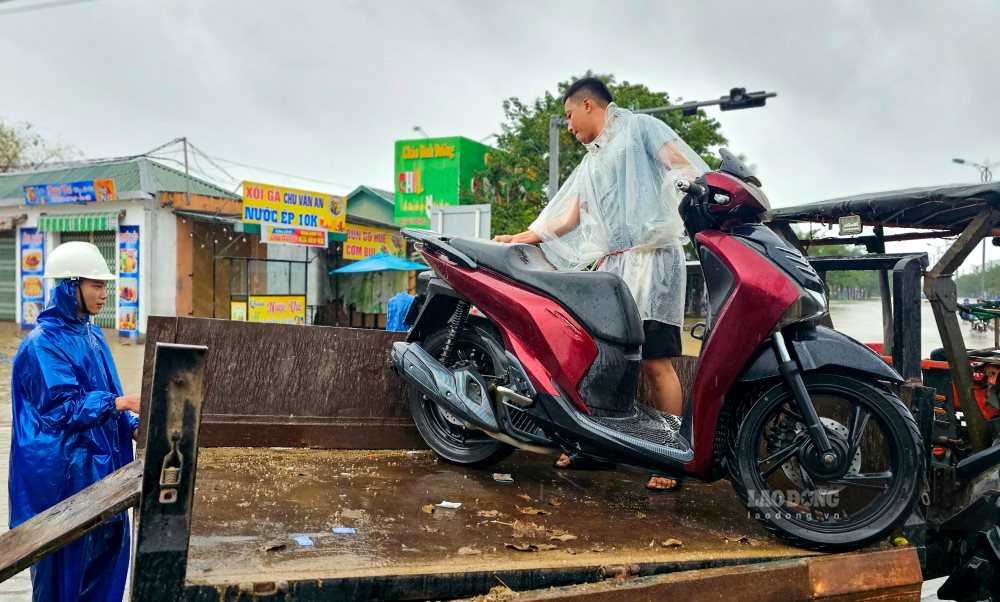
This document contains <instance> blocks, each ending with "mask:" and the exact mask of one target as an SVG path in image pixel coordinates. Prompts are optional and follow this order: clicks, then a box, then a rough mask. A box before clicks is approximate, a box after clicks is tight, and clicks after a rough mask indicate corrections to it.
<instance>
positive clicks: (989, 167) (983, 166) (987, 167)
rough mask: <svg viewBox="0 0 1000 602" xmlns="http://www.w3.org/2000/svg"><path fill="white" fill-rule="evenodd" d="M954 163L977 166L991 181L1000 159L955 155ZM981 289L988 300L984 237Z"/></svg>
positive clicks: (980, 173) (984, 180)
mask: <svg viewBox="0 0 1000 602" xmlns="http://www.w3.org/2000/svg"><path fill="white" fill-rule="evenodd" d="M951 162H952V163H957V164H959V165H968V166H969V167H975V168H976V169H978V170H979V178H980V179H981V180H982V181H983V182H989V181H990V180H992V179H993V168H994V167H996V166H997V165H1000V161H994V162H993V163H990V160H989V159H986V160H985V161H983V162H982V163H975V162H973V161H967V160H966V159H961V158H959V157H955V158H954V159H952V160H951ZM979 290H980V292H981V293H982V297H980V298H981V299H982V300H983V301H986V300H987V299H986V239H985V238H984V239H983V263H982V266H981V267H980V268H979Z"/></svg>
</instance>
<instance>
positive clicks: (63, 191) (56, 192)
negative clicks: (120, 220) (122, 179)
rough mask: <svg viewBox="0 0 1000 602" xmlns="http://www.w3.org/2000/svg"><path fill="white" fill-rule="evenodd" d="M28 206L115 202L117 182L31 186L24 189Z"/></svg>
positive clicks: (83, 182)
mask: <svg viewBox="0 0 1000 602" xmlns="http://www.w3.org/2000/svg"><path fill="white" fill-rule="evenodd" d="M23 190H24V203H25V204H26V205H61V204H65V203H94V202H98V201H100V202H106V201H113V200H115V199H116V198H117V196H116V192H115V181H114V180H112V179H105V180H83V181H80V182H63V183H59V184H31V185H28V186H25V187H24V189H23Z"/></svg>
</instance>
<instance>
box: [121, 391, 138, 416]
mask: <svg viewBox="0 0 1000 602" xmlns="http://www.w3.org/2000/svg"><path fill="white" fill-rule="evenodd" d="M140 399H141V397H140V396H138V395H125V396H124V397H116V398H115V409H116V410H118V411H119V412H124V411H125V410H131V411H133V412H135V413H136V414H138V413H139V400H140Z"/></svg>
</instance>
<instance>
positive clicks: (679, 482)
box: [646, 474, 684, 493]
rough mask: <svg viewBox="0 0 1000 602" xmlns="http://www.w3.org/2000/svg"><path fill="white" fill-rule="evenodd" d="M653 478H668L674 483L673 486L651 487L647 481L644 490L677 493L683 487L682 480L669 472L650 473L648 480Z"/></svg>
mask: <svg viewBox="0 0 1000 602" xmlns="http://www.w3.org/2000/svg"><path fill="white" fill-rule="evenodd" d="M655 478H661V479H670V480H672V481H674V482H675V483H676V485H674V486H673V487H653V486H650V484H649V482H648V481H647V482H646V491H648V492H650V493H677V492H678V491H680V490H681V489H682V488H683V487H684V481H683V480H681V479H679V478H678V477H675V476H674V475H669V474H654V475H650V477H649V480H650V481H652V480H653V479H655Z"/></svg>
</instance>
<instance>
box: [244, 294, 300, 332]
mask: <svg viewBox="0 0 1000 602" xmlns="http://www.w3.org/2000/svg"><path fill="white" fill-rule="evenodd" d="M230 310H231V309H230ZM246 319H247V321H248V322H264V323H271V324H300V325H304V324H305V323H306V298H305V296H303V295H255V296H251V297H249V298H248V299H247V318H246Z"/></svg>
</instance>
